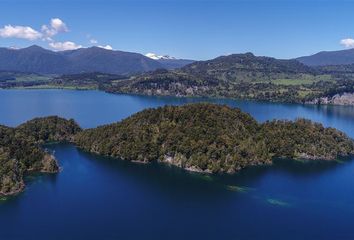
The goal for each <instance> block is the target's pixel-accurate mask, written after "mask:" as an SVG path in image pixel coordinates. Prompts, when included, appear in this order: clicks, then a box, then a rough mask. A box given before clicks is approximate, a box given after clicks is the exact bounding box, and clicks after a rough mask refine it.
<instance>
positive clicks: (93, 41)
mask: <svg viewBox="0 0 354 240" xmlns="http://www.w3.org/2000/svg"><path fill="white" fill-rule="evenodd" d="M90 43H92V44H97V43H98V41H97V40H96V39H90Z"/></svg>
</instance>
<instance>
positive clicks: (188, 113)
mask: <svg viewBox="0 0 354 240" xmlns="http://www.w3.org/2000/svg"><path fill="white" fill-rule="evenodd" d="M75 143H76V144H77V145H78V146H79V147H81V148H83V149H84V150H87V151H90V152H94V153H97V154H101V155H105V156H111V157H115V158H121V159H125V160H130V161H139V162H151V161H155V160H158V161H160V162H166V163H170V164H173V165H176V166H179V167H182V168H186V169H189V170H195V171H204V172H229V173H232V172H235V171H238V170H240V169H242V168H244V167H247V166H251V165H262V164H271V163H272V159H273V158H301V159H323V160H334V159H336V158H337V157H339V156H346V155H349V154H353V153H354V143H353V141H352V140H351V139H349V138H348V137H347V136H346V135H345V134H344V133H342V132H339V131H337V130H335V129H332V128H324V127H323V126H322V125H321V124H318V123H313V122H311V121H309V120H301V119H300V120H297V121H295V122H290V121H272V122H266V123H264V124H259V123H257V121H256V120H255V119H253V118H252V117H251V116H250V115H248V114H246V113H243V112H241V111H240V110H239V109H233V108H230V107H227V106H220V105H213V104H190V105H185V106H179V107H174V106H166V107H160V108H157V109H147V110H144V111H142V112H139V113H137V114H135V115H133V116H131V117H129V118H127V119H125V120H123V121H122V122H119V123H114V124H110V125H105V126H102V127H98V128H95V129H89V130H85V131H83V132H79V133H78V134H77V135H76V136H75Z"/></svg>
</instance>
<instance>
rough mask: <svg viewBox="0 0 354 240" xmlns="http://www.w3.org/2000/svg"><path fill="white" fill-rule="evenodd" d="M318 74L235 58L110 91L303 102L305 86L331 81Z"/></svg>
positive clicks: (283, 63)
mask: <svg viewBox="0 0 354 240" xmlns="http://www.w3.org/2000/svg"><path fill="white" fill-rule="evenodd" d="M317 71H318V70H317V69H314V68H311V67H309V66H306V65H304V64H302V63H300V62H298V61H296V60H280V59H275V58H270V57H259V56H255V55H253V54H252V53H245V54H232V55H229V56H222V57H218V58H215V59H212V60H208V61H198V62H194V63H192V64H189V65H186V66H185V67H182V68H180V69H176V70H170V71H167V70H156V71H153V72H149V73H144V74H141V75H138V76H134V77H132V78H130V79H127V80H122V81H119V82H116V83H114V84H113V85H112V87H111V88H110V89H107V91H110V92H122V93H134V94H147V95H172V96H209V97H210V96H213V97H232V98H242V99H257V100H271V101H287V102H300V101H303V100H304V98H306V97H307V95H309V94H312V93H313V91H312V90H310V89H307V88H304V87H302V84H307V85H310V84H313V83H315V82H317V81H320V80H327V79H328V77H327V78H322V76H321V75H320V74H318V72H317ZM300 91H301V92H300Z"/></svg>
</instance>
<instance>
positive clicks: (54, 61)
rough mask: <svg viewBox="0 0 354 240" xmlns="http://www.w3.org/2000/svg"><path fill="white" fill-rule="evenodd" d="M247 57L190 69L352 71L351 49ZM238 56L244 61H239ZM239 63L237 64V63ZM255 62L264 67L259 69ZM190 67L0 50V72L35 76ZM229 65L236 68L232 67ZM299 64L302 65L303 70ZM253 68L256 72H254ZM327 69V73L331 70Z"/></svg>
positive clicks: (113, 56)
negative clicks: (290, 65)
mask: <svg viewBox="0 0 354 240" xmlns="http://www.w3.org/2000/svg"><path fill="white" fill-rule="evenodd" d="M250 54H251V53H246V54H245V55H242V54H233V55H230V56H231V57H230V56H221V57H219V58H216V59H212V60H208V61H198V62H196V63H197V65H194V67H198V68H200V67H203V66H204V65H209V64H213V66H217V65H218V64H219V65H220V64H221V62H224V61H225V60H226V65H224V64H222V65H223V67H226V68H228V69H227V71H228V72H230V69H234V70H236V69H237V70H238V71H240V69H239V68H238V67H237V64H238V65H240V64H242V66H243V68H242V69H241V70H245V68H248V70H250V71H252V70H253V71H256V72H257V71H258V70H259V69H258V68H259V67H261V66H262V68H263V69H264V71H269V69H270V68H272V67H274V66H275V65H277V67H279V68H280V69H278V70H279V71H282V70H286V71H287V70H289V69H283V68H282V67H281V65H282V64H284V63H286V61H292V63H293V65H294V66H295V65H296V69H297V70H299V69H298V67H299V68H304V67H305V66H309V67H310V68H312V67H315V68H317V67H323V66H336V65H345V66H346V67H345V68H348V67H350V68H351V69H353V67H352V66H350V64H353V65H354V49H348V50H341V51H325V52H319V53H316V54H314V55H310V56H304V57H299V58H296V59H290V60H278V59H274V58H267V57H258V58H252V57H251V55H250ZM240 56H244V57H242V58H240ZM247 56H248V57H247ZM230 58H233V60H234V61H229V60H230ZM239 60H240V61H241V62H239ZM275 60H278V61H276V64H275V65H274V63H275ZM243 61H246V62H243ZM253 61H256V62H253ZM257 61H258V62H257ZM259 61H261V62H262V64H264V65H262V64H261V65H259V63H260V62H259ZM193 63H195V61H194V60H188V59H176V58H174V57H171V56H168V55H157V54H154V53H149V54H146V55H145V56H144V55H142V54H139V53H133V52H124V51H113V50H107V49H103V48H100V47H90V48H80V49H76V50H69V51H51V50H48V49H44V48H42V47H39V46H36V45H33V46H30V47H27V48H22V49H11V48H0V71H14V72H31V73H38V74H77V73H91V72H102V73H107V74H119V75H132V74H139V73H144V72H150V71H154V70H157V69H167V70H171V69H172V70H173V69H179V68H183V67H185V66H189V65H191V64H193ZM228 63H229V64H228ZM233 63H235V64H236V65H235V66H234V65H232V64H233ZM287 63H288V62H287ZM230 64H231V65H230ZM278 64H280V65H278ZM299 64H303V66H301V65H299ZM286 65H287V64H286ZM191 66H193V65H191ZM255 66H256V68H254V67H255ZM287 66H288V65H287ZM194 67H190V68H189V70H188V69H184V70H186V71H187V72H190V71H194V70H193V68H194ZM209 68H210V66H209ZM328 69H330V70H331V68H328ZM336 69H337V70H338V67H336ZM342 69H343V67H342ZM342 69H341V71H342ZM224 70H225V69H224ZM273 70H274V69H273ZM308 71H310V70H309V68H307V69H306V72H308ZM211 75H212V74H211ZM226 77H227V76H226Z"/></svg>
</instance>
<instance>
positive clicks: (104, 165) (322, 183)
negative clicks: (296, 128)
mask: <svg viewBox="0 0 354 240" xmlns="http://www.w3.org/2000/svg"><path fill="white" fill-rule="evenodd" d="M196 101H212V102H217V103H223V104H229V105H231V106H234V107H239V108H241V109H242V110H244V111H246V112H248V113H250V114H251V115H252V116H254V117H255V118H256V119H257V120H259V121H265V120H268V119H274V118H277V119H279V118H281V119H295V118H298V117H305V118H309V119H312V120H315V121H319V122H322V123H323V124H324V125H325V126H331V127H336V128H339V129H340V130H342V131H344V132H346V133H347V134H348V135H349V136H351V137H354V124H353V120H354V108H352V107H318V106H303V105H292V104H272V103H262V102H247V101H233V100H216V99H213V100H210V99H200V98H168V97H142V96H132V95H113V94H107V93H103V92H98V91H68V90H0V124H5V125H9V126H16V125H18V124H20V123H22V122H23V121H26V120H29V119H31V118H33V117H38V116H47V115H59V116H62V117H67V118H74V119H76V120H77V121H78V122H79V124H80V125H81V126H83V127H85V128H88V127H94V126H97V125H101V124H106V123H111V122H115V121H119V120H121V119H122V118H125V117H127V116H129V115H131V114H132V113H134V112H137V111H139V110H142V109H144V108H148V107H156V106H161V105H166V104H184V103H189V102H196ZM48 148H50V149H51V150H53V151H54V152H55V156H56V157H57V159H58V160H59V163H60V165H61V166H62V167H63V170H62V171H61V172H60V173H58V174H56V175H37V176H29V177H27V178H26V181H27V189H26V191H25V192H24V193H22V194H20V195H19V196H17V197H14V198H11V199H8V200H5V201H4V200H0V239H354V230H353V228H352V225H353V222H354V187H353V186H354V161H352V160H351V159H346V160H345V161H344V162H342V163H312V164H304V163H299V162H292V161H280V162H278V163H277V164H276V165H274V166H272V167H258V168H250V169H246V170H243V171H241V172H240V173H238V174H235V175H200V174H193V173H188V172H186V171H184V170H181V169H178V168H174V167H168V166H164V165H159V164H151V165H141V164H133V163H128V162H124V161H119V160H114V159H107V158H102V157H98V156H94V155H91V154H88V153H84V152H82V151H80V150H78V149H76V148H75V147H74V146H72V145H68V144H59V145H50V146H48Z"/></svg>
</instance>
